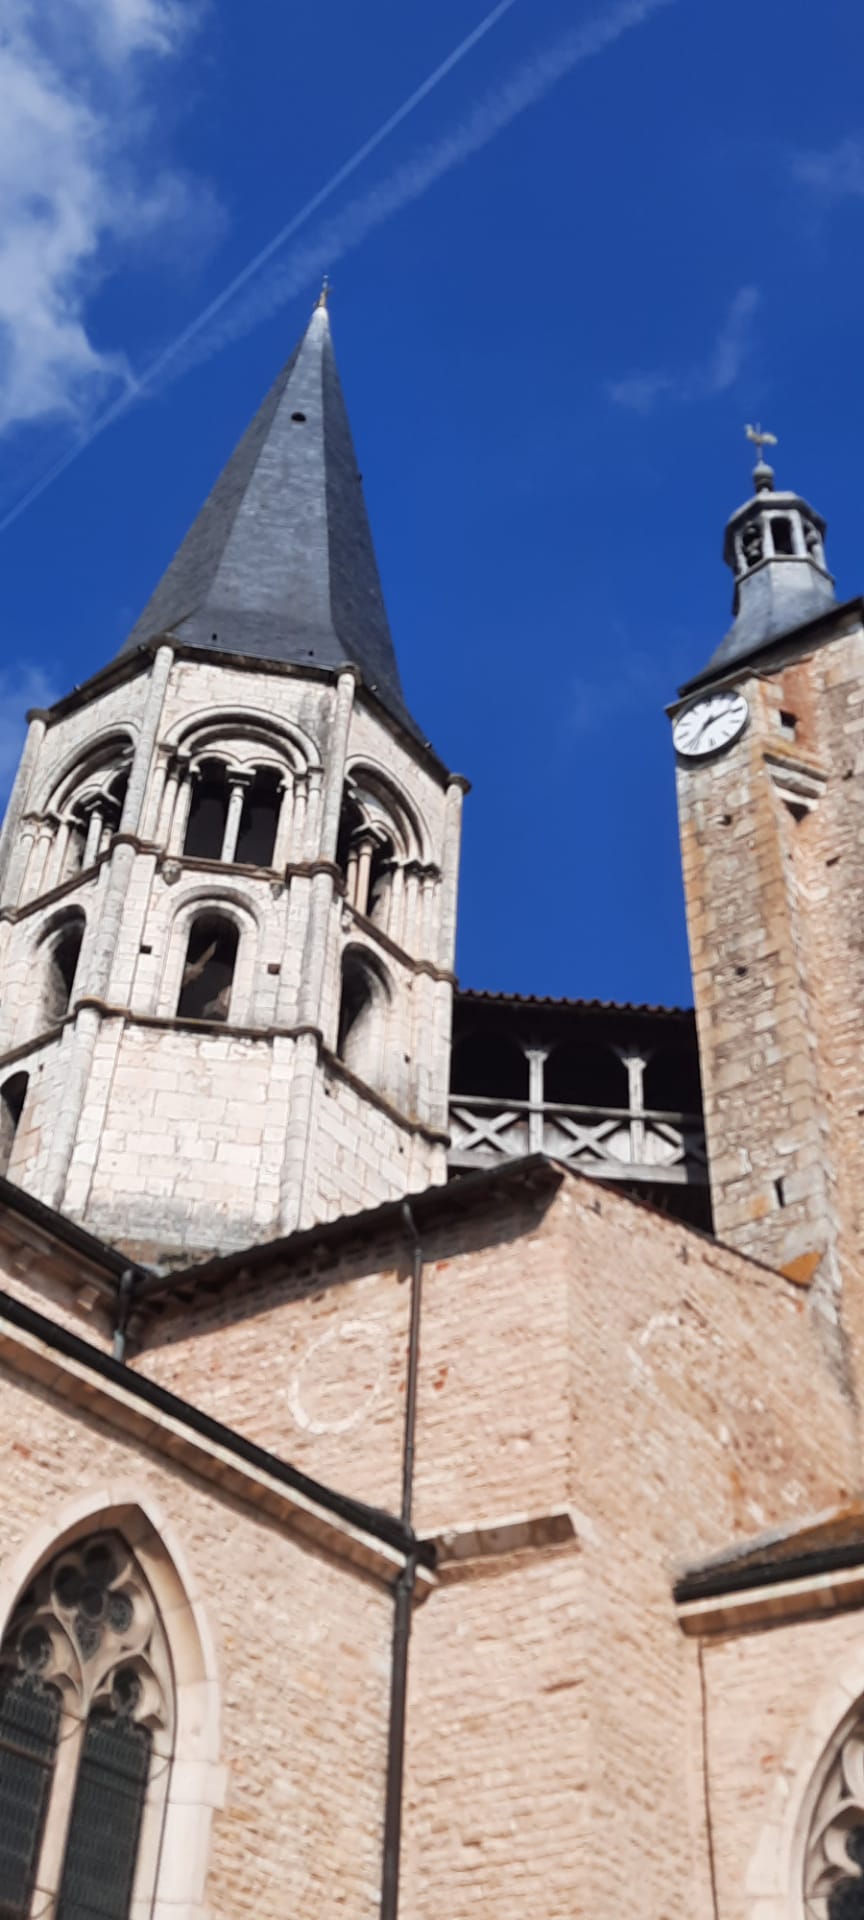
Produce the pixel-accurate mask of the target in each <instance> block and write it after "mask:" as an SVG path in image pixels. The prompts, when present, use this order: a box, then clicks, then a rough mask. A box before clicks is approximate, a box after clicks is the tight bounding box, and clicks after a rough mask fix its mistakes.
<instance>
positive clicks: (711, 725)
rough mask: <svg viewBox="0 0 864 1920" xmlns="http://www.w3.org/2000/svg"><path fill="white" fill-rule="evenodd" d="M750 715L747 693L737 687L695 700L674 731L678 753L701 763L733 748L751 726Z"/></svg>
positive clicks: (685, 710)
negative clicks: (711, 754)
mask: <svg viewBox="0 0 864 1920" xmlns="http://www.w3.org/2000/svg"><path fill="white" fill-rule="evenodd" d="M748 712H749V709H748V706H747V702H746V700H745V698H744V695H743V693H738V692H736V690H735V689H734V687H730V688H727V689H726V691H725V692H723V693H707V694H705V695H704V697H703V698H702V699H701V700H694V701H693V703H692V705H691V706H689V707H685V708H684V711H683V713H679V715H678V717H677V719H676V721H675V724H674V726H673V728H672V739H673V741H674V743H675V747H676V750H677V752H678V753H680V754H683V755H684V757H685V759H687V760H701V759H702V757H703V755H704V754H707V753H717V752H719V749H720V748H721V747H728V746H730V745H731V742H732V741H733V740H736V739H737V737H738V735H739V733H741V731H742V730H743V728H744V727H745V726H746V725H747V716H748Z"/></svg>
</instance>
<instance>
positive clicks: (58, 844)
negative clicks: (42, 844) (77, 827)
mask: <svg viewBox="0 0 864 1920" xmlns="http://www.w3.org/2000/svg"><path fill="white" fill-rule="evenodd" d="M71 832H72V828H71V826H70V823H69V821H68V820H61V821H60V824H59V826H58V828H57V832H56V834H55V836H54V845H53V847H52V849H51V858H50V860H49V862H48V869H47V872H46V876H45V883H46V887H47V888H49V889H50V888H51V887H59V885H60V883H61V881H62V879H63V868H64V866H65V864H66V855H67V853H68V851H69V836H70V834H71Z"/></svg>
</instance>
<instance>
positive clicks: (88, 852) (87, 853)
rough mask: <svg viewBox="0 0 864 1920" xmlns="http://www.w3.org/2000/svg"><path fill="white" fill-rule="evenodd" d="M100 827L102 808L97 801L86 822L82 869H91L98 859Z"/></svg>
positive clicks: (100, 837) (100, 841) (100, 836)
mask: <svg viewBox="0 0 864 1920" xmlns="http://www.w3.org/2000/svg"><path fill="white" fill-rule="evenodd" d="M102 825H103V821H102V808H101V806H100V804H99V802H98V800H97V802H96V805H95V806H94V807H91V809H90V818H89V820H88V822H87V837H86V839H85V841H84V852H83V854H82V856H81V865H82V867H85V868H86V867H92V865H93V862H94V860H96V859H97V857H98V854H99V848H100V846H101V843H102Z"/></svg>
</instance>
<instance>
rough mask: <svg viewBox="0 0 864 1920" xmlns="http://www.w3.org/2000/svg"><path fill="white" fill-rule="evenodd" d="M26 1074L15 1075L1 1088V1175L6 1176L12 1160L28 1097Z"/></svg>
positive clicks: (5, 1081)
mask: <svg viewBox="0 0 864 1920" xmlns="http://www.w3.org/2000/svg"><path fill="white" fill-rule="evenodd" d="M27 1080H28V1076H27V1074H26V1073H13V1075H12V1077H11V1079H10V1080H4V1082H3V1085H2V1087H0V1174H5V1173H6V1170H7V1168H8V1166H9V1162H10V1160H11V1158H12V1148H13V1146H14V1144H15V1135H16V1133H17V1132H18V1123H19V1121H20V1119H21V1115H22V1112H23V1110H24V1101H25V1099H26V1096H27Z"/></svg>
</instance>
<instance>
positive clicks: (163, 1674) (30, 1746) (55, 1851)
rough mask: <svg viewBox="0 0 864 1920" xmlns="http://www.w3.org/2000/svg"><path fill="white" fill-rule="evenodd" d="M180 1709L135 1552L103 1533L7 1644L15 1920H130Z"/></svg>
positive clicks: (42, 1589)
mask: <svg viewBox="0 0 864 1920" xmlns="http://www.w3.org/2000/svg"><path fill="white" fill-rule="evenodd" d="M172 1707H173V1703H172V1687H171V1678H170V1663H169V1656H168V1650H167V1646H166V1644H165V1639H164V1635H163V1633H162V1629H161V1625H160V1622H159V1618H158V1614H157V1611H156V1606H155V1603H154V1600H153V1596H152V1594H151V1593H150V1590H149V1588H148V1586H147V1583H146V1581H145V1579H144V1576H143V1574H142V1573H141V1570H140V1568H139V1567H138V1565H137V1562H136V1561H135V1559H134V1557H133V1555H132V1554H131V1553H130V1551H129V1548H128V1547H127V1545H126V1543H125V1541H124V1540H123V1539H122V1538H121V1537H120V1535H119V1534H116V1533H107V1532H106V1533H99V1534H95V1535H92V1536H91V1537H90V1538H89V1539H87V1540H85V1541H82V1542H80V1543H79V1544H78V1545H76V1546H74V1547H70V1548H67V1549H65V1550H64V1551H63V1552H61V1553H59V1554H57V1555H56V1556H55V1558H54V1559H53V1560H52V1561H51V1563H50V1564H49V1565H48V1566H47V1567H45V1568H43V1570H42V1572H41V1573H40V1574H38V1575H37V1577H36V1579H35V1580H34V1581H33V1583H32V1584H31V1586H30V1587H28V1589H27V1591H26V1593H25V1594H24V1595H23V1597H22V1599H21V1601H20V1602H19V1604H18V1606H17V1608H16V1610H15V1613H14V1614H13V1617H12V1620H11V1622H10V1625H9V1627H8V1629H7V1632H6V1634H5V1636H4V1639H3V1643H2V1647H0V1916H2V1920H26V1916H27V1915H29V1914H30V1913H31V1912H32V1911H33V1910H34V1909H35V1910H36V1911H41V1910H42V1909H43V1908H45V1909H46V1910H53V1911H54V1912H55V1914H56V1915H57V1920H127V1916H128V1914H129V1910H130V1904H131V1900H132V1891H133V1884H134V1878H135V1870H136V1864H137V1859H138V1851H139V1842H140V1838H141V1830H142V1823H143V1820H144V1818H145V1815H146V1812H147V1808H148V1804H150V1805H154V1804H156V1805H157V1807H158V1801H159V1799H160V1798H162V1799H164V1787H165V1784H166V1778H167V1770H168V1767H169V1766H170V1759H171V1748H172V1733H173V1726H172ZM61 1753H62V1755H63V1765H62V1766H61V1765H59V1764H58V1762H59V1758H60V1755H61ZM160 1787H161V1793H160Z"/></svg>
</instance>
